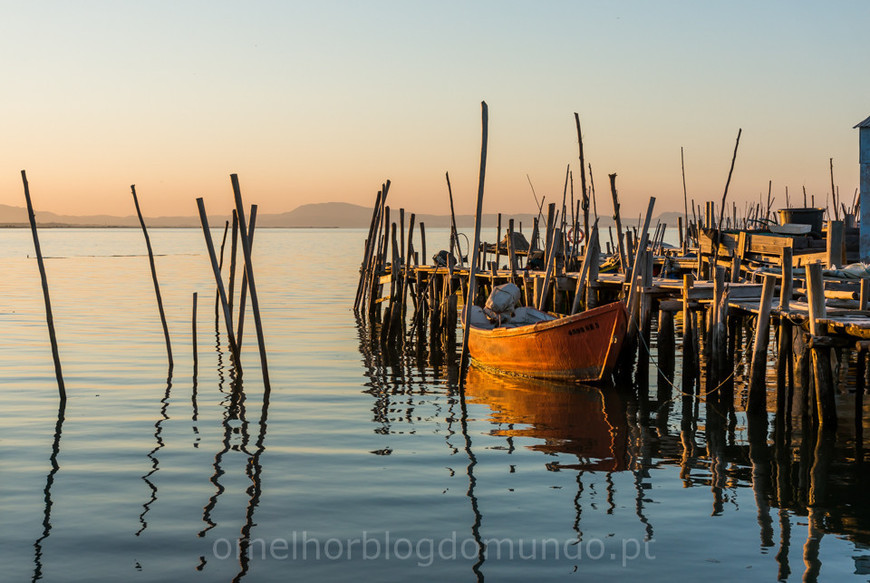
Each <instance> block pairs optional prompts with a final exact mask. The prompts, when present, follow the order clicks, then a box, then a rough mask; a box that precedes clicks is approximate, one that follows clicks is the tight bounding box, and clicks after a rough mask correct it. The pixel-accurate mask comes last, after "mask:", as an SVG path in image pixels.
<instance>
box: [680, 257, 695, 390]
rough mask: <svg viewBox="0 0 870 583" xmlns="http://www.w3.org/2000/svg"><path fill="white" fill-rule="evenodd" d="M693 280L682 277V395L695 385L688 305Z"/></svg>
mask: <svg viewBox="0 0 870 583" xmlns="http://www.w3.org/2000/svg"><path fill="white" fill-rule="evenodd" d="M694 281H695V278H694V277H693V276H692V274H691V273H687V274H685V275H683V346H682V354H683V366H682V369H683V393H684V394H685V395H689V394H692V393H694V384H695V363H696V358H695V356H696V353H695V341H694V334H693V326H692V311H691V309H690V303H689V292H690V290H691V289H692V286H693V285H694Z"/></svg>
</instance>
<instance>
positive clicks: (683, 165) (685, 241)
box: [680, 146, 689, 255]
mask: <svg viewBox="0 0 870 583" xmlns="http://www.w3.org/2000/svg"><path fill="white" fill-rule="evenodd" d="M680 169H681V170H682V175H683V216H684V217H685V222H686V235H685V237H682V233H681V234H680V235H681V238H682V239H683V255H687V254H688V252H689V194H688V192H687V191H686V161H685V158H683V147H682V146H680Z"/></svg>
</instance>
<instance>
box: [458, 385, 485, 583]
mask: <svg viewBox="0 0 870 583" xmlns="http://www.w3.org/2000/svg"><path fill="white" fill-rule="evenodd" d="M459 408H460V412H461V415H462V416H461V418H460V427H461V429H462V437H463V439H464V440H465V454H466V455H467V456H468V466H467V467H466V469H465V473H466V475H467V476H468V490H467V491H466V495H467V496H468V499H469V500H470V501H471V511H472V512H473V513H474V524H472V525H471V536H473V537H474V541H475V542H476V543H477V561H476V562H475V563H474V565H472V567H471V570H472V571H473V572H474V574H475V576H476V577H477V580H478V581H483V572H482V571H481V570H480V567H481V566H482V565H483V562H484V561H485V560H486V547H485V546H484V544H483V540H482V539H481V537H480V524H481V522H482V518H483V517H482V516H481V514H480V509H479V508H478V506H477V496H475V494H474V487H475V485H476V484H477V478H475V477H474V466H476V465H477V457H476V456H475V455H474V452H473V451H471V436H469V435H468V408H467V406H466V404H465V392H464V391H460V392H459Z"/></svg>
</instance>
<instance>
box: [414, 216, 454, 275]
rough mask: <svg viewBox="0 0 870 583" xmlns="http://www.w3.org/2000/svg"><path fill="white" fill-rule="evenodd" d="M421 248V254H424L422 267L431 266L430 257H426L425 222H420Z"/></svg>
mask: <svg viewBox="0 0 870 583" xmlns="http://www.w3.org/2000/svg"><path fill="white" fill-rule="evenodd" d="M420 247H421V248H420V252H421V253H422V254H423V263H422V265H429V256H428V255H426V224H425V223H423V221H420ZM448 261H449V259H448Z"/></svg>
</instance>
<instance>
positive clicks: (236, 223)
mask: <svg viewBox="0 0 870 583" xmlns="http://www.w3.org/2000/svg"><path fill="white" fill-rule="evenodd" d="M372 244H373V243H372V241H369V242H368V243H367V245H366V254H368V253H369V252H370V251H371V247H372ZM238 248H239V215H237V214H236V209H233V241H232V245H231V246H230V285H229V289H227V296H228V297H227V303H228V304H229V308H230V316H232V315H233V296H234V295H235V294H234V293H233V292H234V290H235V286H236V256H237V255H238ZM362 269H363V271H362V272H361V273H360V283H362V282H363V278H364V277H365V271H364V268H362ZM357 294H359V290H357ZM236 340H238V338H236Z"/></svg>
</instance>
